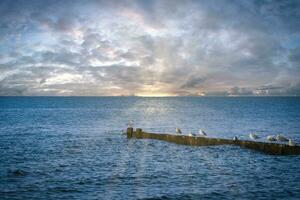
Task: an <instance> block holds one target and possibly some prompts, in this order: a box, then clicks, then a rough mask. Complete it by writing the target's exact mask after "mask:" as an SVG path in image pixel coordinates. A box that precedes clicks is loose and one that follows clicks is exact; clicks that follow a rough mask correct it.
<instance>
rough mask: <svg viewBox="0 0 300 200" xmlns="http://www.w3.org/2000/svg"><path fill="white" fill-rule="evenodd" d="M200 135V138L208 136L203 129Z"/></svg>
mask: <svg viewBox="0 0 300 200" xmlns="http://www.w3.org/2000/svg"><path fill="white" fill-rule="evenodd" d="M199 135H200V136H207V134H206V133H205V132H204V131H203V130H202V129H199Z"/></svg>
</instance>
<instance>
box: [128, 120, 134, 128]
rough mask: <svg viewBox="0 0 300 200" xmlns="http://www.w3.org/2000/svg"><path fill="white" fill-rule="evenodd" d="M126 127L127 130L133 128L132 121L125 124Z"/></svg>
mask: <svg viewBox="0 0 300 200" xmlns="http://www.w3.org/2000/svg"><path fill="white" fill-rule="evenodd" d="M127 126H128V128H132V127H133V120H130V121H129V122H128V123H127Z"/></svg>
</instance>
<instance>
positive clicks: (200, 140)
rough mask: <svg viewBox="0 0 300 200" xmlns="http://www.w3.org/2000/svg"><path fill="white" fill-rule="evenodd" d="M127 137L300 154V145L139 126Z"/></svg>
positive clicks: (273, 153)
mask: <svg viewBox="0 0 300 200" xmlns="http://www.w3.org/2000/svg"><path fill="white" fill-rule="evenodd" d="M127 138H137V139H155V140H164V141H167V142H172V143H176V144H182V145H191V146H212V145H238V146H241V147H244V148H249V149H253V150H257V151H261V152H264V153H267V154H272V155H300V147H299V146H289V145H286V144H278V143H267V142H257V141H243V140H238V141H233V140H230V139H219V138H209V137H192V136H187V135H173V134H158V133H147V132H144V131H142V129H139V128H137V129H136V131H134V130H133V128H128V129H127Z"/></svg>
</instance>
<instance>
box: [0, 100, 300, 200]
mask: <svg viewBox="0 0 300 200" xmlns="http://www.w3.org/2000/svg"><path fill="white" fill-rule="evenodd" d="M130 120H133V127H134V128H142V129H143V130H144V131H148V132H153V133H170V134H172V133H173V134H175V128H176V127H178V128H181V130H182V132H183V134H188V133H191V132H192V133H197V132H198V130H199V129H202V130H204V131H205V132H206V133H207V135H208V137H218V138H233V137H234V136H237V137H238V138H239V139H244V140H249V133H256V134H257V135H259V137H260V138H259V139H258V140H261V141H265V140H266V137H267V136H268V135H276V134H282V135H284V136H286V137H288V138H292V139H293V140H294V141H295V142H296V143H297V144H300V98H299V97H0V199H1V200H5V199H64V200H66V199H120V200H123V199H182V200H184V199H256V200H258V199H300V156H274V155H268V154H264V153H261V152H258V151H255V150H250V149H244V148H241V147H238V146H230V145H224V146H208V147H196V146H184V145H177V144H173V143H168V142H165V141H157V140H150V139H127V138H126V135H124V131H125V130H126V128H127V124H128V121H130Z"/></svg>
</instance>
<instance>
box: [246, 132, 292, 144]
mask: <svg viewBox="0 0 300 200" xmlns="http://www.w3.org/2000/svg"><path fill="white" fill-rule="evenodd" d="M249 137H250V139H252V140H257V139H259V138H260V137H259V136H258V135H257V134H255V133H250V134H249ZM267 140H268V141H270V142H275V141H278V142H288V144H289V146H295V145H296V144H295V142H294V141H293V140H292V139H289V138H287V137H285V136H283V135H281V134H278V135H276V136H275V135H268V136H267Z"/></svg>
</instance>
